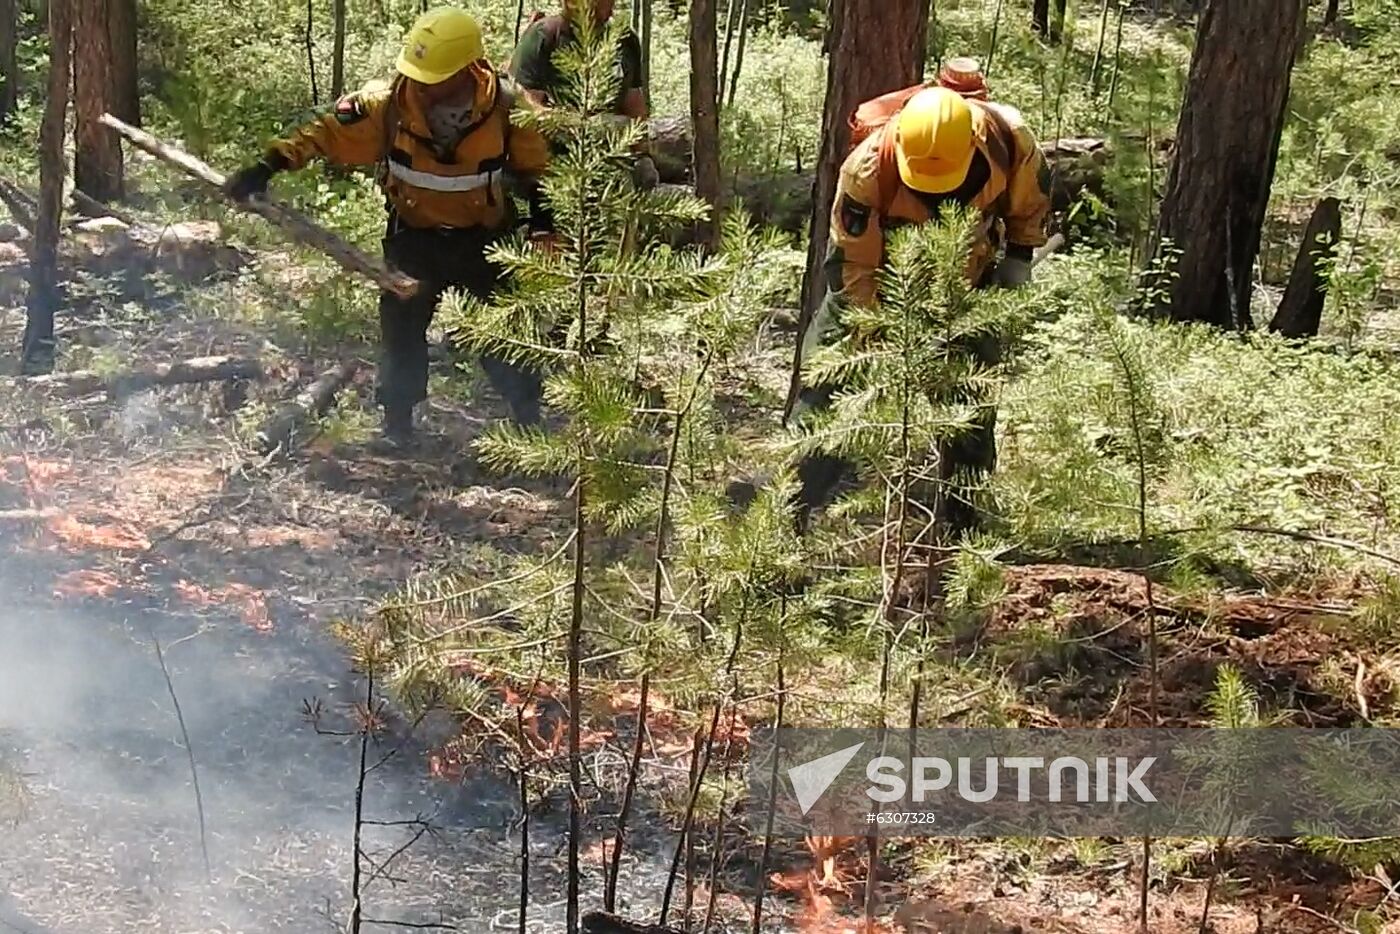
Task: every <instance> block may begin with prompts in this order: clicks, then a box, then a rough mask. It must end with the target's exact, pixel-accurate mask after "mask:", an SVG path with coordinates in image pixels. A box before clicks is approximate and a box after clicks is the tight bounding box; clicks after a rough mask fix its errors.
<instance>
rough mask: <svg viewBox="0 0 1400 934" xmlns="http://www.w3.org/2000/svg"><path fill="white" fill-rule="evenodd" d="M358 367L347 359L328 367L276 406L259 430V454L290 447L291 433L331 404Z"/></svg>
mask: <svg viewBox="0 0 1400 934" xmlns="http://www.w3.org/2000/svg"><path fill="white" fill-rule="evenodd" d="M358 369H359V364H358V363H356V362H354V361H350V362H348V363H342V364H340V365H339V366H337V367H335V368H334V369H331V370H327V371H326V372H325V373H322V374H321V376H320V378H319V379H317V380H316V381H315V382H314V383H312V384H311V385H310V386H308V387H306V389H305V390H303V391H302V392H301V393H299V394H298V395H297V397H296V398H295V399H293V400H292V401H291V402H288V403H287V404H285V405H283V406H281V407H280V408H278V410H277V411H276V412H274V413H273V415H272V417H271V418H269V419H268V420H267V421H266V422H264V423H263V426H262V428H260V429H259V430H258V442H257V444H258V453H260V454H264V455H267V454H271V453H272V452H274V451H276V450H277V449H278V448H281V449H283V450H291V448H292V446H293V438H294V436H295V435H297V434H298V433H299V432H300V431H301V429H303V428H305V427H306V425H307V424H308V423H309V422H310V421H311V420H312V419H314V418H317V417H319V416H320V415H321V414H322V413H324V412H325V411H326V409H328V408H330V407H331V403H332V402H334V401H335V395H336V393H338V392H340V389H341V387H342V386H344V385H345V384H346V383H348V382H349V381H350V379H351V378H352V377H353V376H354V375H355V371H356V370H358Z"/></svg>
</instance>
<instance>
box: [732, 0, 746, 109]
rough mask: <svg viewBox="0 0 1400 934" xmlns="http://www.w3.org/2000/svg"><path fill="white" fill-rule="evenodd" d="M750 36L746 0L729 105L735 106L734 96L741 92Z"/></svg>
mask: <svg viewBox="0 0 1400 934" xmlns="http://www.w3.org/2000/svg"><path fill="white" fill-rule="evenodd" d="M748 38H749V0H744V5H743V8H742V9H741V10H740V11H739V47H738V49H736V50H735V52H734V69H733V71H731V72H730V73H729V107H730V108H733V106H734V98H735V97H737V96H738V94H739V73H740V72H741V71H743V70H744V47H745V46H746V45H747V44H748Z"/></svg>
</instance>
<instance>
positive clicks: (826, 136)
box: [788, 0, 932, 408]
mask: <svg viewBox="0 0 1400 934" xmlns="http://www.w3.org/2000/svg"><path fill="white" fill-rule="evenodd" d="M931 7H932V2H931V0H831V21H830V26H829V31H828V34H827V48H828V49H829V50H830V56H831V58H830V63H829V64H828V66H827V76H826V106H825V108H824V110H823V112H822V144H821V152H820V153H819V154H818V156H817V179H816V184H815V186H814V187H813V195H812V221H811V227H810V237H809V239H808V248H807V274H806V277H805V278H804V279H803V284H802V314H801V317H800V320H799V323H798V334H799V336H798V340H797V350H796V352H795V354H794V357H793V383H792V385H793V390H792V393H791V395H792V396H793V399H794V400H795V398H796V387H797V385H798V378H797V377H798V374H799V373H800V372H801V363H802V358H801V353H802V339H801V334H802V332H804V331H805V330H806V328H807V325H808V323H809V322H810V321H811V320H812V313H813V312H814V311H815V310H816V307H817V305H818V304H819V303H820V302H821V300H822V297H823V296H824V295H825V293H826V278H825V277H824V276H823V275H822V265H823V264H824V263H825V262H826V250H827V243H828V240H829V238H830V229H831V228H830V225H831V205H832V202H833V201H835V199H836V180H837V177H838V176H839V175H840V173H841V164H842V163H843V162H844V161H845V160H846V156H847V155H848V154H849V150H850V143H851V128H850V117H851V114H852V113H853V112H854V111H855V109H856V107H857V106H859V105H860V104H861V103H863V102H864V101H867V100H869V99H870V98H872V97H877V96H878V95H880V94H885V93H888V92H890V91H894V90H898V89H899V88H904V87H909V86H910V85H912V84H917V83H918V82H919V81H921V80H923V77H924V59H925V56H926V52H927V31H928V21H929V13H930V10H931ZM792 401H793V400H790V401H789V406H788V407H789V408H791V403H792Z"/></svg>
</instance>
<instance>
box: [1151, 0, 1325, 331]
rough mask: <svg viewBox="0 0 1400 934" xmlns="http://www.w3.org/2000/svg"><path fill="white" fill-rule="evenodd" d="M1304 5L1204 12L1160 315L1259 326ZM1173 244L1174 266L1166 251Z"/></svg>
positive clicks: (1183, 127)
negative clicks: (1254, 292)
mask: <svg viewBox="0 0 1400 934" xmlns="http://www.w3.org/2000/svg"><path fill="white" fill-rule="evenodd" d="M1304 2H1305V0H1209V2H1208V3H1207V4H1206V8H1205V12H1204V13H1202V14H1201V21H1200V24H1199V26H1198V27H1197V31H1196V50H1195V53H1194V55H1193V56H1192V58H1191V72H1190V77H1189V79H1188V83H1187V88H1186V98H1185V102H1184V103H1183V105H1182V109H1181V119H1180V120H1179V122H1178V123H1177V130H1176V147H1177V150H1176V158H1175V159H1174V160H1173V163H1172V167H1171V173H1170V174H1169V176H1168V178H1167V190H1166V197H1165V199H1164V200H1163V202H1162V209H1161V216H1160V217H1159V219H1158V223H1157V234H1156V237H1155V239H1154V251H1153V252H1154V254H1155V258H1156V260H1157V262H1156V266H1157V268H1158V270H1159V271H1160V272H1161V274H1162V277H1161V278H1159V279H1158V283H1157V284H1158V288H1157V289H1155V290H1154V292H1155V294H1154V296H1153V299H1152V304H1153V305H1154V306H1155V310H1156V311H1157V312H1158V313H1169V314H1170V315H1171V317H1172V318H1173V319H1174V320H1177V321H1204V322H1208V323H1211V324H1214V325H1217V326H1219V327H1222V328H1237V329H1246V328H1250V327H1252V326H1253V322H1252V320H1251V318H1250V313H1249V299H1250V292H1251V290H1250V286H1251V283H1252V280H1253V273H1254V260H1255V258H1256V256H1257V255H1258V252H1259V239H1260V231H1261V229H1262V228H1263V224H1264V213H1265V210H1266V208H1267V207H1268V203H1269V190H1270V188H1271V187H1272V185H1273V178H1274V168H1275V164H1276V163H1277V161H1278V147H1279V141H1280V138H1281V135H1282V130H1283V118H1284V113H1285V107H1286V105H1287V103H1288V89H1289V84H1290V81H1291V77H1292V62H1293V51H1294V49H1295V47H1296V45H1297V40H1298V31H1299V23H1300V18H1299V13H1300V11H1301V8H1302V4H1303V3H1304ZM1167 242H1170V244H1171V248H1172V250H1173V253H1174V254H1175V255H1173V256H1172V257H1170V258H1168V257H1167V256H1166V255H1165V254H1164V253H1163V252H1162V245H1163V244H1164V243H1167ZM1168 260H1169V261H1168ZM1166 267H1170V268H1169V269H1168V268H1166Z"/></svg>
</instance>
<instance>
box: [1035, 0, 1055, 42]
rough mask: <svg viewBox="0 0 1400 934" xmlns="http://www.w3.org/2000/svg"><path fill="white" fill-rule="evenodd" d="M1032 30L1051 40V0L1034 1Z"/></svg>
mask: <svg viewBox="0 0 1400 934" xmlns="http://www.w3.org/2000/svg"><path fill="white" fill-rule="evenodd" d="M1031 29H1033V30H1035V31H1036V32H1038V33H1040V34H1041V35H1042V36H1045V37H1046V38H1049V36H1050V0H1033V2H1032V3H1031Z"/></svg>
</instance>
